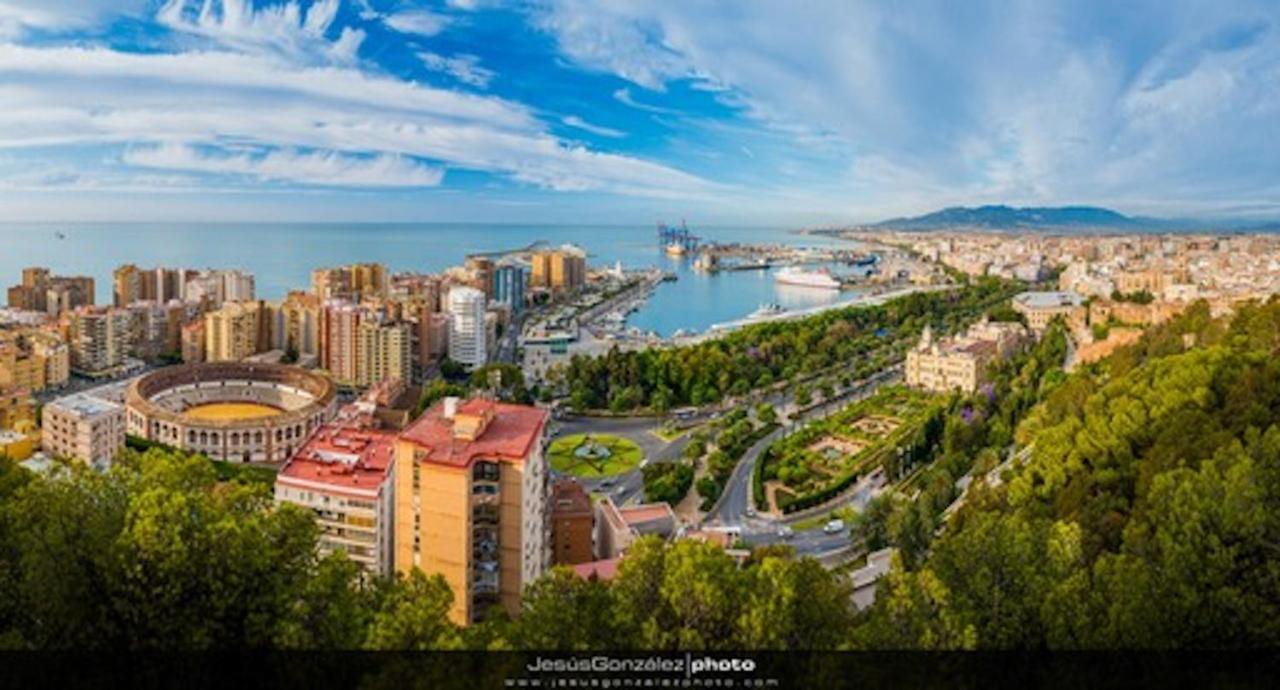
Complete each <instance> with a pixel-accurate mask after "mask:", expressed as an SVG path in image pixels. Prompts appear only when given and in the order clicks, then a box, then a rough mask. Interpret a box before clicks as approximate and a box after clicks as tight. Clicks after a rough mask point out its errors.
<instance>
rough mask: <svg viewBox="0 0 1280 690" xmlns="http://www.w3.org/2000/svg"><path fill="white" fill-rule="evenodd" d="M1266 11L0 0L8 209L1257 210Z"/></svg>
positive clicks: (299, 214) (481, 216) (1268, 95)
mask: <svg viewBox="0 0 1280 690" xmlns="http://www.w3.org/2000/svg"><path fill="white" fill-rule="evenodd" d="M1155 9H1159V10H1160V11H1159V12H1155V11H1152V10H1155ZM1276 20H1277V10H1276V8H1275V7H1274V6H1268V5H1267V4H1266V3H1261V2H1248V1H1246V0H1241V1H1238V2H1232V3H1227V4H1216V5H1215V6H1214V7H1212V8H1199V7H1196V6H1194V5H1193V4H1191V3H1174V4H1172V5H1170V4H1168V3H1161V4H1160V5H1159V7H1158V8H1156V7H1154V6H1152V7H1139V8H1113V7H1110V6H1103V5H1101V4H1089V5H1080V4H1066V3H1034V4H1028V5H1024V6H1012V7H1006V6H1003V5H997V4H994V3H992V4H985V3H983V4H972V3H968V4H966V5H965V6H964V8H963V9H957V8H954V7H950V8H949V7H943V6H933V5H932V4H931V3H912V6H911V7H910V8H907V7H903V8H896V9H895V8H882V7H876V6H873V5H870V4H861V5H852V4H849V3H830V4H815V5H811V6H807V7H806V8H803V9H797V10H793V11H789V12H788V13H787V14H786V15H785V16H782V15H781V14H780V13H779V12H777V11H776V9H774V7H773V6H771V5H768V4H764V3H752V4H742V5H739V6H736V7H735V8H734V10H733V11H726V10H724V9H723V8H720V9H714V8H705V7H695V6H690V5H688V4H687V3H684V4H678V3H671V4H665V3H646V4H645V5H644V6H643V7H642V6H640V5H639V4H636V3H601V2H591V3H586V2H573V1H570V0H564V1H559V0H554V1H548V2H529V3H518V4H509V3H497V2H487V1H484V0H468V1H466V2H464V1H462V0H450V1H449V2H439V3H436V2H432V3H425V2H378V1H376V0H341V1H340V0H320V1H318V2H309V1H308V0H293V1H289V2H282V3H281V2H265V1H262V0H259V1H258V2H251V1H249V0H228V1H224V2H204V3H201V2H190V1H186V0H153V1H151V2H147V1H143V0H118V1H104V2H96V3H84V2H30V1H28V0H5V1H4V2H0V93H4V95H5V101H6V104H7V106H8V107H7V109H6V112H5V113H3V114H0V131H3V132H4V134H5V136H3V137H0V203H3V204H4V206H5V208H6V214H7V216H8V219H10V220H32V221H37V220H44V221H74V220H121V221H148V220H161V221H169V220H179V221H181V220H195V219H203V220H233V221H240V220H263V221H272V220H293V221H309V220H311V221H314V220H337V221H343V220H355V219H365V220H388V221H430V220H441V221H459V220H468V219H470V220H476V221H516V220H519V221H525V222H528V221H540V222H564V221H581V222H602V221H614V222H625V221H635V222H637V223H643V222H649V221H651V220H652V219H654V218H661V217H665V218H674V217H678V216H681V215H686V216H689V217H690V218H691V219H693V218H697V219H698V220H699V221H700V222H702V223H735V222H743V221H745V220H751V221H753V222H764V223H787V224H793V225H801V224H818V223H844V222H861V221H870V220H878V219H881V218H885V217H889V216H894V215H912V214H916V213H923V212H927V211H931V210H933V209H935V208H939V207H943V206H950V205H972V204H979V203H1011V204H1016V205H1060V204H1074V203H1086V204H1097V205H1103V206H1109V207H1113V208H1116V209H1118V210H1120V211H1123V212H1125V213H1129V214H1136V215H1149V216H1164V217H1200V218H1235V219H1259V220H1261V219H1269V218H1274V217H1276V216H1277V215H1278V211H1280V197H1278V195H1277V192H1278V191H1280V190H1278V189H1277V187H1276V184H1275V182H1274V180H1273V179H1271V175H1270V171H1269V169H1268V165H1267V163H1266V161H1268V160H1271V159H1274V158H1275V154H1276V153H1280V151H1276V150H1274V147H1276V146H1277V144H1275V143H1274V139H1273V138H1272V137H1269V136H1266V135H1267V133H1268V129H1269V127H1270V125H1271V123H1272V122H1273V121H1274V115H1275V113H1276V112H1277V110H1280V100H1277V98H1278V97H1277V95H1276V94H1275V92H1274V91H1273V90H1269V89H1268V88H1267V87H1268V85H1269V83H1270V81H1271V79H1273V78H1274V75H1275V74H1276V72H1277V70H1278V69H1280V41H1278V40H1277V38H1276V30H1277V29H1276V26H1277V22H1276ZM744 39H746V40H744Z"/></svg>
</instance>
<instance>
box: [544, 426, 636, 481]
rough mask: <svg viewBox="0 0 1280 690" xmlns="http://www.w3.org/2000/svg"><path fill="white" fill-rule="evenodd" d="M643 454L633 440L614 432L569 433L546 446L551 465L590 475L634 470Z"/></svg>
mask: <svg viewBox="0 0 1280 690" xmlns="http://www.w3.org/2000/svg"><path fill="white" fill-rule="evenodd" d="M643 456H644V453H643V452H642V451H641V450H640V446H639V445H637V444H636V443H635V442H634V441H631V440H628V439H625V438H622V437H620V436H614V435H612V434H570V435H568V436H562V437H560V438H558V439H556V440H554V441H552V442H551V446H550V447H549V448H548V449H547V459H548V461H549V462H550V463H551V467H552V469H554V470H555V471H556V472H559V473H561V474H567V475H572V476H575V477H582V478H587V479H591V478H596V477H611V476H614V475H619V474H624V473H626V472H631V471H632V470H635V469H637V468H638V467H639V466H640V460H641V459H642V458H643Z"/></svg>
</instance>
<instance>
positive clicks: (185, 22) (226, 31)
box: [156, 0, 364, 63]
mask: <svg viewBox="0 0 1280 690" xmlns="http://www.w3.org/2000/svg"><path fill="white" fill-rule="evenodd" d="M338 7H339V0H315V2H313V3H312V4H311V5H310V6H308V7H306V8H305V9H304V8H303V6H302V5H301V4H300V3H299V2H286V3H283V4H276V5H263V6H261V7H258V6H255V5H254V3H253V0H202V1H199V0H167V2H166V3H165V4H164V5H163V6H162V7H161V8H160V9H159V11H158V12H157V13H156V21H158V22H159V23H160V24H162V25H164V26H166V27H168V28H170V29H172V30H174V31H180V32H184V33H189V34H194V35H197V36H203V37H205V38H208V39H211V40H213V41H216V42H218V43H220V44H223V45H226V46H230V47H233V48H236V49H238V50H248V51H261V50H268V51H272V52H276V53H279V54H282V55H284V56H285V57H288V58H290V59H294V60H299V59H317V58H319V59H322V60H324V61H326V62H335V63H349V62H351V61H353V60H354V59H355V58H356V53H357V51H359V49H360V44H361V43H362V42H363V41H364V32H363V31H360V30H359V29H352V28H349V27H348V28H343V29H342V30H341V31H340V32H338V35H337V36H336V37H334V38H330V34H331V33H332V32H331V29H332V27H333V23H334V19H335V17H336V16H337V13H338Z"/></svg>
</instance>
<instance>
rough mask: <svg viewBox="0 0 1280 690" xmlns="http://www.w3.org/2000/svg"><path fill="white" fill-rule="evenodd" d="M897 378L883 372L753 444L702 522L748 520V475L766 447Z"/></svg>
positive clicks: (889, 371) (894, 373)
mask: <svg viewBox="0 0 1280 690" xmlns="http://www.w3.org/2000/svg"><path fill="white" fill-rule="evenodd" d="M898 377H899V370H898V369H897V368H892V369H886V370H884V371H882V372H880V373H878V374H875V375H874V376H871V377H869V378H867V379H865V380H863V381H861V382H859V383H857V384H856V385H854V386H853V387H851V388H849V389H848V390H846V391H844V392H842V393H841V394H840V395H837V396H836V397H834V398H832V399H831V400H829V401H827V402H824V403H823V404H822V405H819V406H817V407H815V408H814V409H812V410H809V411H808V412H806V413H805V414H804V416H803V418H802V419H801V420H800V421H799V422H792V423H791V424H790V425H789V426H784V427H782V428H779V429H778V430H776V431H774V432H773V433H771V434H769V435H768V436H765V437H764V438H763V439H761V440H760V441H758V442H756V444H755V445H753V446H751V447H750V448H748V449H747V452H746V453H744V454H743V456H742V461H741V462H739V463H738V465H737V466H736V467H734V468H733V474H732V475H730V477H729V483H728V485H727V486H726V487H725V492H724V495H723V496H722V497H721V499H720V501H719V503H717V504H716V506H715V507H714V508H713V509H712V510H711V512H709V513H707V515H706V517H705V518H704V519H705V520H706V521H707V522H712V521H714V522H717V523H718V524H720V525H725V526H735V525H739V524H741V523H742V522H743V520H744V519H745V518H747V511H748V509H749V507H750V504H751V475H752V474H753V473H754V472H755V467H756V462H757V461H759V459H760V454H761V453H763V452H764V450H765V449H766V448H768V447H769V444H771V443H773V442H774V441H776V440H778V439H779V438H781V437H782V436H783V435H785V434H786V433H787V432H788V431H794V430H795V429H796V428H798V427H799V426H801V425H803V424H804V423H805V422H809V421H812V420H814V419H818V418H821V417H825V416H827V415H829V414H831V413H832V412H834V411H836V410H838V409H840V408H841V407H844V406H845V405H847V404H849V403H850V402H855V401H857V400H861V399H863V398H866V397H867V396H870V395H871V394H872V393H874V392H875V391H877V390H879V389H880V387H881V386H884V385H887V384H889V383H892V382H895V381H897V379H898Z"/></svg>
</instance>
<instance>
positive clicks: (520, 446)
mask: <svg viewBox="0 0 1280 690" xmlns="http://www.w3.org/2000/svg"><path fill="white" fill-rule="evenodd" d="M456 414H459V415H477V416H485V415H487V414H491V415H492V418H491V421H489V422H488V424H487V425H486V426H485V427H484V431H483V432H482V433H481V434H480V436H479V437H478V438H476V439H475V440H471V441H469V440H465V439H461V438H455V437H454V435H453V420H451V419H446V418H445V416H444V403H443V402H439V403H436V404H435V405H433V406H432V407H431V409H429V410H427V411H426V412H425V413H424V414H423V415H422V416H421V417H419V418H418V419H417V421H415V422H413V423H412V424H410V425H409V426H408V428H406V429H405V430H404V431H403V432H401V434H400V438H401V439H403V440H406V441H411V442H413V443H414V444H416V445H417V446H419V447H420V448H422V449H424V450H426V451H427V455H426V457H425V458H424V460H425V461H426V462H433V463H437V464H441V465H450V466H453V467H466V466H468V465H470V464H471V462H472V461H473V460H476V459H498V460H524V459H525V458H526V457H528V456H529V455H530V453H531V452H532V450H533V445H534V443H536V442H537V441H538V439H539V437H541V436H542V428H543V425H545V424H546V421H547V413H546V411H545V410H540V409H538V408H536V407H529V406H527V405H512V404H508V403H500V402H495V401H492V400H484V399H480V398H475V399H471V400H466V401H464V402H461V403H459V404H458V408H457V411H456Z"/></svg>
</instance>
